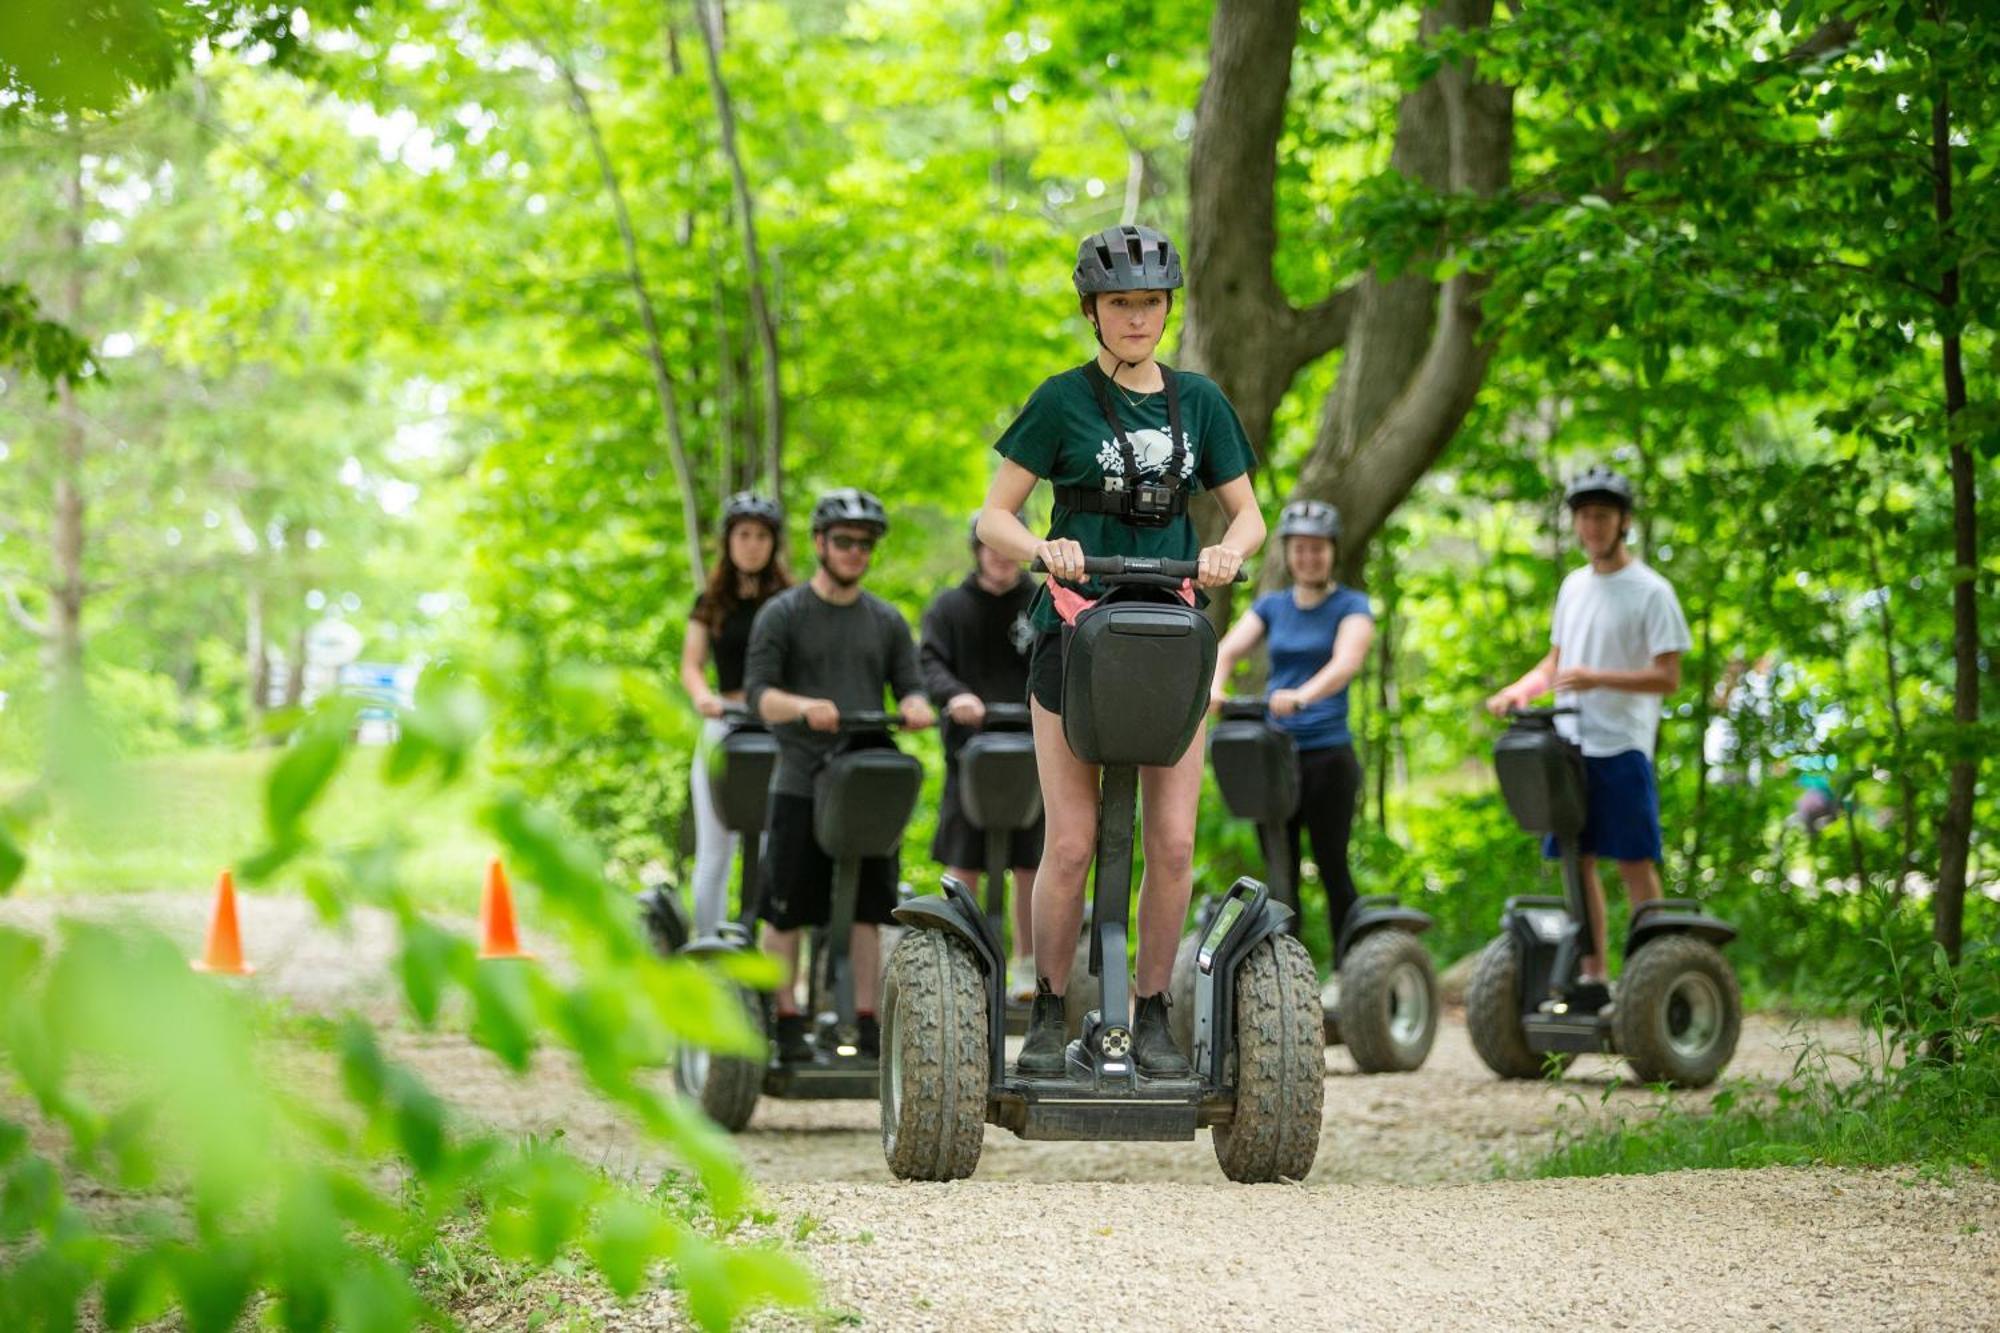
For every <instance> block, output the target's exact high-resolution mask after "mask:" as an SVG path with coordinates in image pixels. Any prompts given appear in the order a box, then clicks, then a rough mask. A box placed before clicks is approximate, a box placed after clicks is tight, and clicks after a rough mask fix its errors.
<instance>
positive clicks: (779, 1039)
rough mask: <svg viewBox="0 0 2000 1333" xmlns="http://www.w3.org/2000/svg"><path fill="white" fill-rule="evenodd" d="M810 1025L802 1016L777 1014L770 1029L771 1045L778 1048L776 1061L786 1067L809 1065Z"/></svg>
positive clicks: (810, 1055) (811, 1055)
mask: <svg viewBox="0 0 2000 1333" xmlns="http://www.w3.org/2000/svg"><path fill="white" fill-rule="evenodd" d="M811 1031H812V1025H811V1024H810V1023H808V1022H807V1021H806V1016H805V1015H804V1014H779V1015H778V1020H777V1022H776V1023H774V1024H772V1027H771V1044H772V1045H774V1046H776V1047H777V1048H778V1060H779V1062H780V1063H783V1064H788V1065H797V1064H810V1063H811V1062H812V1058H813V1044H812V1038H811V1036H810V1035H809V1034H810V1033H811Z"/></svg>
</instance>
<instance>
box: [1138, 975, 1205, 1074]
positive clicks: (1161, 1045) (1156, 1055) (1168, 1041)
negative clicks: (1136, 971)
mask: <svg viewBox="0 0 2000 1333" xmlns="http://www.w3.org/2000/svg"><path fill="white" fill-rule="evenodd" d="M1167 1006H1168V1000H1167V993H1166V992H1165V991H1161V992H1160V993H1159V994H1158V995H1141V996H1140V997H1139V1007H1138V1012H1137V1013H1135V1014H1134V1015H1133V1016H1132V1059H1133V1062H1134V1063H1136V1064H1137V1065H1138V1066H1139V1072H1140V1073H1142V1074H1144V1075H1146V1076H1147V1077H1149V1078H1187V1077H1188V1076H1189V1075H1191V1074H1193V1073H1194V1066H1192V1065H1190V1064H1189V1063H1188V1062H1187V1057H1186V1056H1185V1055H1182V1054H1181V1050H1180V1047H1178V1046H1176V1045H1174V1034H1173V1031H1172V1029H1170V1028H1169V1027H1168V1026H1167Z"/></svg>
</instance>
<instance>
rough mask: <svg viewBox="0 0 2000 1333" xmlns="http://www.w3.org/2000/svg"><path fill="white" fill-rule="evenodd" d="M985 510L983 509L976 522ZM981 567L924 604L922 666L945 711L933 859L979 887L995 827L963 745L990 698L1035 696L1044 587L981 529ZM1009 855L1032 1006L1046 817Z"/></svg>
mask: <svg viewBox="0 0 2000 1333" xmlns="http://www.w3.org/2000/svg"><path fill="white" fill-rule="evenodd" d="M978 521H979V519H978V515H976V514H975V515H974V516H973V523H974V526H975V528H976V526H977V524H978ZM972 554H973V559H974V562H975V563H974V566H973V570H972V572H971V573H970V574H967V575H966V576H965V580H964V581H963V582H961V583H960V584H958V585H957V586H956V587H952V588H947V589H945V590H944V591H943V592H941V593H939V594H938V595H937V597H936V599H935V600H933V601H932V602H931V604H930V607H929V608H928V609H927V610H926V611H925V612H924V621H923V631H922V640H923V642H922V647H921V648H920V650H919V653H918V657H919V664H920V666H921V667H922V670H923V675H924V689H925V691H926V692H928V693H929V695H930V697H931V702H932V703H933V704H935V705H936V706H937V708H938V710H939V711H940V712H942V713H943V714H944V716H945V726H944V748H945V770H944V773H945V777H944V799H943V800H942V802H941V803H940V804H939V806H938V823H937V836H936V837H934V838H933V839H931V858H932V859H933V860H935V861H937V862H938V863H939V864H940V865H942V866H944V867H945V868H946V869H947V870H949V871H950V873H951V874H953V875H955V876H956V877H957V878H959V879H961V880H963V881H964V882H965V885H966V887H967V888H969V889H971V890H972V892H973V894H974V895H975V896H977V895H978V894H979V881H980V872H979V870H978V869H976V868H975V867H981V866H984V865H985V864H986V850H985V847H986V841H985V835H984V834H982V833H981V832H980V831H979V830H978V829H976V828H974V827H973V826H972V823H971V821H970V820H968V819H967V818H966V816H965V808H964V806H963V804H962V803H961V801H960V798H959V791H958V752H959V751H960V750H961V749H963V748H964V747H965V743H966V742H967V741H969V740H971V739H972V738H973V737H974V736H976V735H978V734H979V729H980V727H981V726H982V725H983V724H984V723H985V720H986V705H987V703H988V702H996V703H1023V702H1026V700H1027V697H1028V652H1029V649H1031V648H1032V647H1034V643H1035V627H1034V625H1033V623H1032V622H1031V621H1030V620H1029V618H1028V608H1029V605H1030V604H1031V603H1032V602H1033V601H1034V600H1035V585H1034V584H1033V583H1032V582H1031V581H1030V580H1029V579H1028V578H1027V576H1026V575H1025V574H1023V572H1022V570H1021V566H1020V564H1019V563H1017V562H1016V561H1013V560H1010V559H1009V558H1007V557H1006V556H1004V555H1002V554H1000V553H999V552H998V551H996V550H994V549H993V548H992V547H990V546H987V545H984V544H983V543H981V542H980V540H979V536H978V534H977V532H976V531H975V532H974V533H973V536H972ZM1008 860H1009V862H1010V864H1011V865H1012V867H1013V871H1014V913H1013V915H1014V949H1013V958H1012V959H1011V961H1010V962H1009V963H1008V965H1007V990H1008V994H1009V996H1010V997H1011V998H1013V999H1016V1000H1019V1001H1020V1002H1022V1003H1023V1004H1025V1003H1027V1002H1028V1001H1030V1000H1032V999H1034V998H1035V949H1034V940H1035V931H1034V926H1033V920H1034V917H1033V915H1032V912H1031V908H1030V903H1031V902H1032V901H1033V897H1034V891H1035V867H1037V866H1038V865H1040V864H1041V861H1042V821H1040V820H1039V819H1038V820H1036V821H1035V826H1034V827H1033V828H1029V829H1022V830H1020V831H1019V832H1017V833H1015V834H1013V835H1012V836H1011V840H1010V846H1009V856H1008Z"/></svg>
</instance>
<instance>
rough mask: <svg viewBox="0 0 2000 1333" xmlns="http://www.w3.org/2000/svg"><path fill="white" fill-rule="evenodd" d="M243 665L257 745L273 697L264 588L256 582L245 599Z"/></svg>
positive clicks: (249, 718)
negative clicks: (247, 679)
mask: <svg viewBox="0 0 2000 1333" xmlns="http://www.w3.org/2000/svg"><path fill="white" fill-rule="evenodd" d="M243 661H244V674H245V675H247V676H248V677H249V682H250V685H249V692H250V698H249V707H248V708H247V709H246V710H245V712H244V718H245V719H246V720H247V721H248V722H249V724H250V736H251V739H252V740H253V741H257V740H261V739H262V738H263V737H264V727H263V720H264V714H265V712H266V707H265V705H266V703H267V702H268V701H269V699H270V697H271V649H270V644H269V643H268V642H267V640H266V638H265V633H264V585H263V584H262V583H259V582H257V581H256V580H254V579H253V580H252V581H251V583H250V589H249V591H248V592H247V593H246V594H245V595H244V599H243Z"/></svg>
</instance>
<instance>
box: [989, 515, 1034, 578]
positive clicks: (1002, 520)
mask: <svg viewBox="0 0 2000 1333" xmlns="http://www.w3.org/2000/svg"><path fill="white" fill-rule="evenodd" d="M979 540H980V541H981V542H983V543H984V544H986V545H987V546H990V547H992V548H993V549H994V550H996V551H998V552H1000V554H1002V555H1004V556H1006V557H1007V558H1008V559H1010V560H1018V561H1020V562H1021V563H1022V564H1024V565H1025V564H1027V563H1028V562H1029V561H1030V560H1033V559H1034V558H1035V548H1036V547H1037V546H1040V545H1041V538H1039V537H1037V536H1035V534H1034V533H1032V532H1030V531H1028V525H1027V524H1025V523H1023V522H1022V521H1021V520H1020V519H1018V518H1016V517H1015V516H1014V515H1013V514H1012V513H1011V512H1009V511H1008V510H1005V509H993V508H987V509H982V510H981V511H980V513H979Z"/></svg>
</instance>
